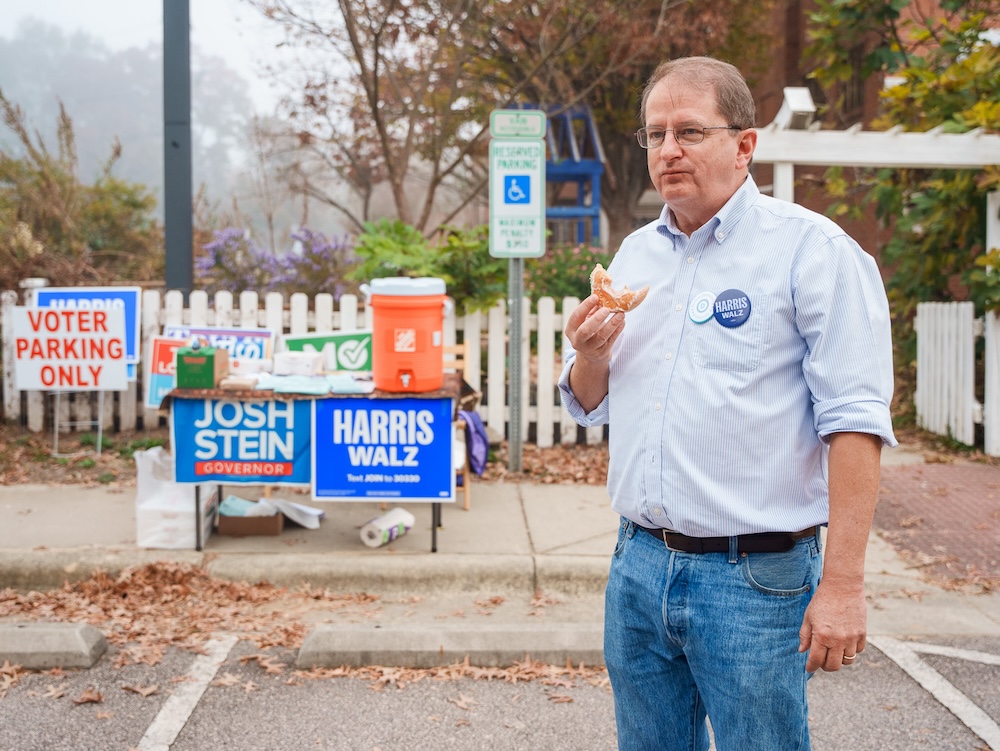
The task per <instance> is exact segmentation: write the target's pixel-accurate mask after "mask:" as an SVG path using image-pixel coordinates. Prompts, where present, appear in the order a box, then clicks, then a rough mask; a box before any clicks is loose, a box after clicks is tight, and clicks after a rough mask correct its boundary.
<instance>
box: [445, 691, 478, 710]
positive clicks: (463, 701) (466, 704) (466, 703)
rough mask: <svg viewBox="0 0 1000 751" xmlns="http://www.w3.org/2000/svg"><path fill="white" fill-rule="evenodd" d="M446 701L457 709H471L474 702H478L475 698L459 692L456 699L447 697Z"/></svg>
mask: <svg viewBox="0 0 1000 751" xmlns="http://www.w3.org/2000/svg"><path fill="white" fill-rule="evenodd" d="M448 701H450V702H451V703H452V704H454V705H455V706H456V707H458V708H459V709H464V710H466V711H468V710H469V709H471V708H472V707H473V706H474V705H475V704H478V702H477V701H476V700H475V699H473V698H471V697H469V696H466V695H465V694H460V695H459V697H458V698H457V699H448Z"/></svg>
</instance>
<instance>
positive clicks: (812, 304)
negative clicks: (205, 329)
mask: <svg viewBox="0 0 1000 751" xmlns="http://www.w3.org/2000/svg"><path fill="white" fill-rule="evenodd" d="M641 119H642V122H643V125H644V127H643V128H641V129H640V130H639V132H638V133H637V134H636V135H637V137H638V140H639V144H640V145H641V146H642V147H643V148H646V149H648V166H649V176H650V179H651V180H652V182H653V185H654V186H655V188H656V190H657V192H658V193H659V194H660V196H661V197H662V198H663V200H664V202H665V204H666V205H665V206H664V209H663V212H662V213H661V215H660V218H659V219H658V220H657V221H655V222H652V223H651V224H649V225H647V226H645V227H643V228H641V229H639V230H637V231H635V232H633V233H632V234H631V235H630V236H629V237H627V238H626V239H625V241H624V242H623V243H622V245H621V248H620V249H619V251H618V253H617V254H616V256H615V258H614V260H613V262H612V263H611V266H610V268H609V273H610V274H611V276H612V278H613V280H614V284H615V286H616V287H621V286H622V285H627V286H628V287H629V288H630V289H632V290H636V289H639V288H641V287H643V286H647V285H648V286H649V287H650V290H649V293H648V296H647V297H646V300H645V302H643V303H642V304H641V305H639V306H638V307H636V308H635V309H634V310H632V311H630V312H628V313H627V314H626V313H622V312H615V313H613V314H612V313H611V311H609V310H608V309H607V308H604V307H601V306H600V304H599V302H598V301H597V297H596V296H595V295H591V296H590V297H589V298H588V299H586V300H584V302H583V303H581V305H580V306H579V307H578V308H576V309H575V310H574V311H572V313H571V314H570V315H569V317H568V319H567V324H566V336H567V337H568V340H569V342H570V343H571V344H572V348H573V351H572V352H570V353H569V355H568V357H567V362H566V367H565V369H564V370H563V374H562V377H561V379H560V388H561V391H562V396H563V402H564V404H565V405H566V407H567V409H568V410H569V411H570V414H571V415H572V416H573V418H574V419H575V420H576V421H577V422H579V423H580V424H581V425H586V426H590V425H600V424H604V423H608V424H609V425H610V431H611V432H610V462H609V465H608V490H609V492H610V495H611V499H612V506H613V508H614V509H615V511H617V512H618V513H619V514H620V515H621V517H622V523H621V525H620V527H619V537H618V544H617V547H616V549H615V552H614V556H613V558H612V564H611V570H610V574H609V579H608V588H607V595H606V615H605V644H604V648H605V660H606V662H607V666H608V673H609V675H610V677H611V685H612V689H613V691H614V697H615V714H616V721H617V726H618V744H619V748H620V749H646V750H648V751H652V750H653V749H657V750H662V751H670V750H672V749H698V750H700V751H704V749H707V748H708V746H709V741H708V730H707V727H706V721H705V719H706V714H707V717H708V719H709V720H710V721H711V724H712V730H713V732H714V736H715V743H716V747H717V748H718V750H719V751H734V750H737V749H738V750H739V751H751V750H755V749H759V750H760V751H792V750H793V749H809V730H808V724H807V704H806V681H807V679H808V677H809V675H810V674H812V673H813V672H815V671H816V670H818V669H820V668H822V669H823V670H828V671H835V670H838V669H839V668H840V667H841V666H842V665H849V664H851V663H852V662H854V660H855V659H856V657H857V654H858V653H859V652H861V651H862V650H864V647H865V630H866V608H865V594H864V556H865V546H866V543H867V539H868V533H869V530H870V527H871V520H872V515H873V513H874V507H875V501H876V496H877V492H878V477H879V456H880V452H881V448H882V445H883V444H887V445H890V446H892V445H895V443H896V441H895V438H894V437H893V433H892V424H891V419H890V414H889V402H890V399H891V397H892V386H893V376H892V360H891V342H890V329H889V312H888V303H887V301H886V296H885V290H884V288H883V285H882V280H881V277H880V276H879V272H878V268H877V267H876V264H875V262H874V260H873V259H872V258H871V257H870V256H868V255H867V254H866V253H865V252H864V251H863V250H862V249H861V248H860V247H859V246H858V245H857V243H855V242H854V241H853V240H852V239H851V238H850V237H848V236H847V235H846V234H845V233H844V232H843V230H841V229H840V228H839V227H837V226H836V225H835V224H834V223H833V222H831V221H829V220H827V219H825V218H824V217H822V216H820V215H817V214H815V213H813V212H810V211H808V210H806V209H803V208H802V207H800V206H796V205H794V204H789V203H785V202H782V201H778V200H775V199H772V198H770V197H767V196H762V195H761V194H760V193H759V191H758V189H757V186H756V185H755V184H754V181H753V179H752V178H751V177H750V175H749V165H750V160H751V158H752V157H753V152H754V148H755V146H756V143H757V132H756V131H755V130H754V128H753V125H754V103H753V99H752V96H751V94H750V91H749V89H748V88H747V85H746V82H745V81H744V80H743V77H742V76H741V75H740V73H739V71H737V70H736V69H735V68H734V67H733V66H731V65H729V64H727V63H723V62H720V61H717V60H714V59H711V58H684V59H678V60H674V61H670V62H667V63H664V64H663V65H661V66H660V67H659V68H658V69H657V70H656V71H655V72H654V73H653V75H652V77H651V78H650V81H649V84H648V85H647V87H646V89H645V91H644V93H643V100H642V110H641ZM826 524H829V531H828V534H827V539H826V552H825V562H824V563H823V564H822V568H823V576H822V582H820V568H821V560H822V559H821V556H820V540H819V536H818V534H817V532H818V530H819V528H820V527H821V526H822V525H826Z"/></svg>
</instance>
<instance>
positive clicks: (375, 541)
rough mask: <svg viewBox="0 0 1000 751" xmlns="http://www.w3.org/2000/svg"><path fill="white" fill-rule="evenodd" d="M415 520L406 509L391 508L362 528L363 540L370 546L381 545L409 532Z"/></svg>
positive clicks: (376, 546)
mask: <svg viewBox="0 0 1000 751" xmlns="http://www.w3.org/2000/svg"><path fill="white" fill-rule="evenodd" d="M415 521H416V519H414V517H413V514H411V513H410V512H409V511H407V510H406V509H402V508H394V509H390V510H389V511H388V512H386V513H385V514H382V516H377V517H375V518H374V519H372V520H371V521H370V522H368V523H367V524H365V525H364V526H363V527H362V528H361V541H362V542H363V543H364V544H365V545H367V546H368V547H370V548H378V547H381V546H382V545H385V544H387V543H390V542H392V541H393V540H395V539H396V538H397V537H402V536H403V535H405V534H406V533H407V532H409V531H410V530H411V529H412V528H413V524H414V522H415Z"/></svg>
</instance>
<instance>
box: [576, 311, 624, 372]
mask: <svg viewBox="0 0 1000 751" xmlns="http://www.w3.org/2000/svg"><path fill="white" fill-rule="evenodd" d="M624 327H625V314H624V313H621V312H619V313H614V314H612V312H611V311H610V310H608V309H607V308H604V307H601V304H600V302H598V299H597V295H591V296H590V297H588V298H587V299H586V300H584V301H583V302H582V303H580V304H579V305H578V306H577V307H576V308H575V309H574V310H573V312H572V313H570V314H569V318H568V319H566V337H567V338H568V339H569V341H570V344H572V345H573V349H574V350H576V356H577V358H581V357H582V358H585V359H586V360H589V361H591V362H594V363H601V364H605V365H606V364H607V363H608V361H609V360H610V359H611V348H612V346H614V343H615V340H616V339H617V338H618V335H619V334H620V333H621V332H622V329H623V328H624Z"/></svg>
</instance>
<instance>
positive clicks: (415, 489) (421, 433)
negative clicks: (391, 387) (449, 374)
mask: <svg viewBox="0 0 1000 751" xmlns="http://www.w3.org/2000/svg"><path fill="white" fill-rule="evenodd" d="M453 409H454V406H453V404H452V400H451V399H448V398H443V399H417V398H413V397H407V398H403V399H379V400H374V399H367V398H357V399H317V400H315V401H314V402H313V441H312V471H313V500H316V501H359V500H379V501H384V500H389V499H392V500H394V501H432V502H450V501H454V500H455V468H454V465H453V464H452V454H451V448H452V441H453V438H454V436H453V431H454V427H453V423H452V419H451V416H452V410H453Z"/></svg>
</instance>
